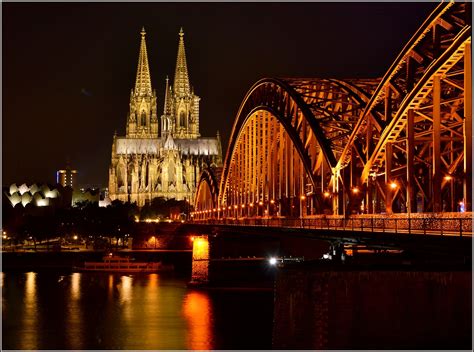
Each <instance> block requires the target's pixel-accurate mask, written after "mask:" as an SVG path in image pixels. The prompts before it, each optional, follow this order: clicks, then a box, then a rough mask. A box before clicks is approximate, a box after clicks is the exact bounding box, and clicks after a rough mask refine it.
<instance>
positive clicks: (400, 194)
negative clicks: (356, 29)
mask: <svg viewBox="0 0 474 352" xmlns="http://www.w3.org/2000/svg"><path fill="white" fill-rule="evenodd" d="M467 7H470V3H442V4H440V5H439V6H438V7H437V8H436V9H435V11H434V12H433V13H432V14H431V15H430V16H429V18H428V19H427V20H426V21H425V22H424V23H423V25H422V26H421V27H420V29H419V30H418V31H417V32H416V34H415V35H414V36H413V37H412V39H411V40H410V41H409V42H408V44H407V45H406V46H405V48H404V49H403V50H402V52H401V53H400V55H399V56H398V57H397V59H396V60H395V62H394V63H393V65H392V66H391V67H390V69H389V70H388V71H387V73H386V74H385V76H384V77H383V78H382V79H378V80H370V79H366V80H362V79H360V80H333V79H315V78H308V79H274V78H267V79H262V80H260V81H258V82H257V83H255V84H254V85H253V86H252V88H251V89H250V90H249V92H248V93H247V95H246V96H245V98H244V100H243V102H242V104H241V106H240V108H239V111H238V114H237V117H236V120H235V122H234V126H233V129H232V134H231V138H230V142H229V147H228V150H227V155H226V159H225V163H224V167H223V170H222V176H221V177H220V185H219V187H218V188H217V187H216V180H218V179H219V178H216V177H215V176H212V175H211V174H210V173H209V172H208V173H207V174H206V173H204V174H203V176H202V181H201V183H200V185H201V184H202V185H203V187H204V188H205V189H203V191H201V190H199V191H198V193H197V197H196V203H195V204H196V209H197V210H198V211H201V214H202V210H203V209H209V207H210V206H212V207H213V208H216V207H217V216H231V217H240V216H263V215H281V216H298V215H299V216H308V215H313V214H324V213H326V214H353V213H361V212H363V213H379V212H386V213H389V214H390V213H392V212H399V213H405V212H406V213H408V214H410V213H412V212H443V211H456V210H457V209H458V207H459V205H460V204H461V206H463V207H465V209H466V210H468V211H470V210H471V202H470V200H471V197H472V190H471V179H472V164H471V160H472V133H471V131H472V101H471V94H472V90H471V89H472V88H471V86H472V72H471V22H470V18H469V15H470V8H469V9H468V8H467ZM210 172H212V170H211V171H210ZM213 177H214V178H213ZM211 179H212V182H211V181H210V180H211ZM206 187H207V188H206ZM199 188H201V187H199ZM216 192H217V193H216ZM205 195H206V196H205ZM206 197H207V198H209V197H210V198H211V200H210V201H209V200H206ZM213 216H214V215H213Z"/></svg>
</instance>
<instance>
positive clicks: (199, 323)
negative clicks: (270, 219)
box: [2, 272, 271, 350]
mask: <svg viewBox="0 0 474 352" xmlns="http://www.w3.org/2000/svg"><path fill="white" fill-rule="evenodd" d="M2 279H3V280H4V283H3V284H4V287H3V291H4V292H5V295H4V296H3V312H4V313H6V314H4V315H3V320H2V322H3V344H4V346H3V347H5V348H6V349H12V350H13V349H26V350H37V349H63V350H67V349H70V350H79V349H82V350H85V349H115V350H122V349H127V350H142V349H149V350H161V349H164V350H166V349H167V350H172V349H194V350H197V349H223V348H232V347H236V346H237V347H241V348H246V347H249V344H248V343H247V344H245V343H241V344H238V343H237V342H239V341H245V339H246V337H247V338H248V337H249V330H252V331H257V330H259V329H256V328H255V326H259V327H261V326H265V325H269V324H271V311H270V314H267V313H264V314H262V313H261V310H260V308H261V307H262V306H265V304H266V303H265V302H267V300H262V299H260V298H259V297H256V296H252V297H253V298H251V297H250V296H249V298H248V299H247V300H245V299H244V301H243V302H242V299H243V296H242V295H240V294H239V295H235V296H234V295H226V296H225V297H226V298H225V299H222V298H223V296H222V295H221V294H220V293H217V294H215V295H212V296H211V295H209V293H208V292H201V291H194V290H188V288H187V287H186V282H187V280H188V279H186V278H176V277H173V276H162V275H161V274H150V275H133V276H127V275H117V274H115V275H113V274H110V275H109V274H99V273H72V274H69V275H64V276H60V275H58V274H56V273H41V274H36V273H33V272H31V273H26V274H25V273H5V274H3V275H2ZM254 298H255V299H254ZM262 303H263V304H262ZM270 304H271V303H270ZM7 307H9V309H8V311H7V309H6V308H7ZM257 308H258V309H257ZM267 310H268V309H267ZM264 311H265V310H264ZM249 317H250V318H249ZM252 317H253V318H252ZM259 317H260V318H259ZM267 317H269V319H267ZM252 322H255V323H254V324H253V325H252ZM236 326H238V327H239V329H236V328H235V327H236ZM249 326H251V327H249ZM269 326H270V325H269ZM247 327H249V328H247ZM267 330H268V331H269V332H270V333H271V326H270V327H269V328H267ZM261 335H262V334H260V333H255V336H253V335H252V340H255V339H257V340H258V339H260V340H262V341H264V342H265V341H267V340H270V338H269V337H268V336H269V335H268V333H267V334H266V335H265V336H261ZM228 341H230V342H228ZM234 341H236V342H234ZM257 346H263V347H267V348H268V347H270V346H271V345H269V344H263V343H260V345H258V344H257ZM250 347H251V346H250Z"/></svg>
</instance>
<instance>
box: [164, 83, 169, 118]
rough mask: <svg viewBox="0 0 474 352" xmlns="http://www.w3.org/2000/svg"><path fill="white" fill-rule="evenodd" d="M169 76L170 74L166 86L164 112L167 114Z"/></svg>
mask: <svg viewBox="0 0 474 352" xmlns="http://www.w3.org/2000/svg"><path fill="white" fill-rule="evenodd" d="M168 83H169V78H168V76H166V88H165V107H164V109H163V114H165V115H166V114H167V113H168V89H169V88H168V86H169V84H168Z"/></svg>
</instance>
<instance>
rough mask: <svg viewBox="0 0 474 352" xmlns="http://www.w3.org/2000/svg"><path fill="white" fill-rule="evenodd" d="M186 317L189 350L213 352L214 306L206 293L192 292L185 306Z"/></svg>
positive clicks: (187, 297)
mask: <svg viewBox="0 0 474 352" xmlns="http://www.w3.org/2000/svg"><path fill="white" fill-rule="evenodd" d="M183 312H184V316H185V318H186V320H187V323H188V326H189V333H188V336H187V343H188V346H187V348H188V349H190V350H211V349H213V347H214V346H212V345H211V341H212V340H213V339H212V338H211V334H212V325H211V322H212V305H211V302H210V300H209V297H208V295H207V294H206V293H203V292H196V291H191V292H189V293H188V294H187V295H186V297H185V299H184V305H183Z"/></svg>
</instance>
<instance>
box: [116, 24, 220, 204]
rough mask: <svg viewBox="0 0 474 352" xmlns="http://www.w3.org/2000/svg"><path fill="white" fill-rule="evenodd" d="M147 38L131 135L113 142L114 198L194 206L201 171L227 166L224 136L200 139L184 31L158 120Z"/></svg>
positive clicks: (129, 125)
mask: <svg viewBox="0 0 474 352" xmlns="http://www.w3.org/2000/svg"><path fill="white" fill-rule="evenodd" d="M145 35H146V32H145V30H144V29H142V31H141V43H140V52H139V57H138V69H137V77H136V81H135V88H134V89H132V91H131V93H130V111H129V113H128V115H127V123H126V135H125V136H123V137H121V136H117V134H115V135H114V137H113V143H112V158H111V162H110V168H109V188H108V191H109V197H110V199H111V200H115V199H118V200H121V201H123V202H132V203H134V202H136V203H137V205H138V206H140V207H141V206H143V205H145V204H146V203H147V202H150V201H151V200H152V199H153V198H156V197H164V198H168V199H170V198H175V199H177V200H188V201H191V202H192V200H193V198H194V195H195V192H196V188H197V183H198V182H199V175H200V173H201V170H202V169H203V168H205V167H206V166H209V165H216V166H220V165H221V164H222V147H221V141H220V137H219V132H217V136H216V137H201V135H200V133H199V101H200V98H199V96H197V95H196V94H194V90H193V88H192V86H191V85H190V83H189V75H188V67H187V64H186V54H185V49H184V33H183V30H182V29H181V30H180V32H179V43H178V57H177V60H176V71H175V75H174V82H173V84H171V83H170V82H169V80H168V78H166V88H165V89H166V90H165V98H164V102H163V105H164V109H163V114H162V115H161V116H160V117H158V112H157V103H158V102H157V97H156V92H155V90H154V89H153V88H152V85H151V75H150V68H149V65H148V55H147V50H146V40H145Z"/></svg>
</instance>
